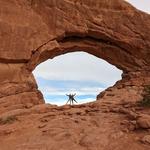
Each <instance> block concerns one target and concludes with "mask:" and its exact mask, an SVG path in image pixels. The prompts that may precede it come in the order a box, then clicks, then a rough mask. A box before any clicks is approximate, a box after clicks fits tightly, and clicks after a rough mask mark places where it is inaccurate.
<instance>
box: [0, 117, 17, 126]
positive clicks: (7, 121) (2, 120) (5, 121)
mask: <svg viewBox="0 0 150 150" xmlns="http://www.w3.org/2000/svg"><path fill="white" fill-rule="evenodd" d="M16 120H17V117H16V116H8V117H3V118H0V124H2V125H4V124H10V123H13V122H14V121H16Z"/></svg>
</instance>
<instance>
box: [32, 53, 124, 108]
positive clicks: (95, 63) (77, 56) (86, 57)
mask: <svg viewBox="0 0 150 150" xmlns="http://www.w3.org/2000/svg"><path fill="white" fill-rule="evenodd" d="M33 74H34V76H35V79H36V81H37V84H38V88H39V90H40V91H41V92H42V93H43V96H44V99H45V102H46V103H50V104H56V105H64V104H66V102H67V100H68V98H67V96H66V94H68V93H76V94H77V95H76V100H77V101H78V104H82V103H87V102H92V101H95V100H96V96H97V95H98V94H99V93H100V92H102V91H104V90H105V89H106V88H108V87H110V86H113V85H114V84H115V83H116V81H118V80H120V79H121V74H122V71H121V70H119V69H117V68H116V67H115V66H113V65H111V64H109V63H108V62H106V61H105V60H103V59H99V58H97V57H95V56H93V55H91V54H88V53H86V52H72V53H67V54H65V55H60V56H57V57H55V58H53V59H49V60H47V61H45V62H43V63H41V64H40V65H38V66H37V67H36V68H35V70H34V71H33Z"/></svg>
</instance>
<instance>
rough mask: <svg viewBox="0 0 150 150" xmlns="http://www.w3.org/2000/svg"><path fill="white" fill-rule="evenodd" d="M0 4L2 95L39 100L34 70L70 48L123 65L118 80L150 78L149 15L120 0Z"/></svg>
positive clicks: (137, 81)
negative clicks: (120, 77) (21, 96)
mask: <svg viewBox="0 0 150 150" xmlns="http://www.w3.org/2000/svg"><path fill="white" fill-rule="evenodd" d="M0 6H1V7H0V41H1V44H0V45H1V46H0V68H1V71H0V83H1V84H0V97H1V98H2V99H5V97H6V96H13V97H16V98H17V97H20V95H22V94H24V95H26V96H30V95H32V93H34V98H33V96H32V98H33V99H34V100H33V101H34V103H36V104H38V103H43V100H42V96H40V92H39V91H38V90H37V85H36V82H35V80H34V77H33V75H32V71H33V70H34V68H35V67H36V66H37V65H38V64H39V63H41V62H43V61H45V60H47V59H52V58H54V57H56V56H58V55H61V54H64V53H68V52H73V51H85V52H87V53H90V54H93V55H95V56H97V57H99V58H102V59H104V60H106V61H108V62H109V63H111V64H113V65H115V66H116V67H118V68H119V69H122V70H123V81H121V84H123V83H126V82H127V85H138V86H139V85H143V84H149V77H150V74H149V70H150V15H148V14H146V13H143V12H140V11H139V10H137V9H135V8H134V7H132V6H131V5H129V4H128V3H126V2H124V1H123V0H109V1H107V0H102V1H99V0H94V1H92V0H7V1H5V0H0ZM14 95H15V96H14ZM14 99H15V98H14ZM17 99H18V98H17ZM21 101H22V102H21V103H26V101H24V102H23V100H21ZM12 103H13V102H12Z"/></svg>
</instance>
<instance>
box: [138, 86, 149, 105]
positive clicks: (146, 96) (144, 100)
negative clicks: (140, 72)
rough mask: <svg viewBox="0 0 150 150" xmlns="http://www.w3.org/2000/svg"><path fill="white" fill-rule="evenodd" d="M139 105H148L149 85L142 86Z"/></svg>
mask: <svg viewBox="0 0 150 150" xmlns="http://www.w3.org/2000/svg"><path fill="white" fill-rule="evenodd" d="M140 106H143V107H150V85H148V86H146V87H145V88H144V93H143V99H142V101H140Z"/></svg>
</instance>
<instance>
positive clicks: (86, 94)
mask: <svg viewBox="0 0 150 150" xmlns="http://www.w3.org/2000/svg"><path fill="white" fill-rule="evenodd" d="M126 1H128V2H130V3H131V4H132V5H134V6H135V7H137V8H138V9H140V10H143V11H145V12H147V13H150V0H126ZM33 73H34V76H35V78H36V81H37V83H38V87H39V90H41V91H42V93H43V95H44V98H45V101H46V102H47V103H51V104H57V105H64V104H65V103H66V101H67V100H68V97H67V96H66V94H68V93H76V94H77V96H76V97H75V98H76V100H77V101H78V103H79V104H80V103H85V102H90V101H94V100H95V99H96V95H97V94H99V93H100V92H101V91H103V90H104V89H106V88H107V87H109V86H112V85H114V84H115V82H116V81H118V80H120V79H121V74H122V71H121V70H119V69H117V68H116V67H115V66H112V65H110V64H109V63H107V62H106V61H104V60H102V59H99V58H96V57H95V56H92V55H90V54H87V53H83V52H75V53H68V54H65V55H61V56H58V57H56V58H54V59H52V60H47V61H45V62H44V63H41V64H40V65H38V66H37V67H36V69H35V70H34V71H33Z"/></svg>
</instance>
